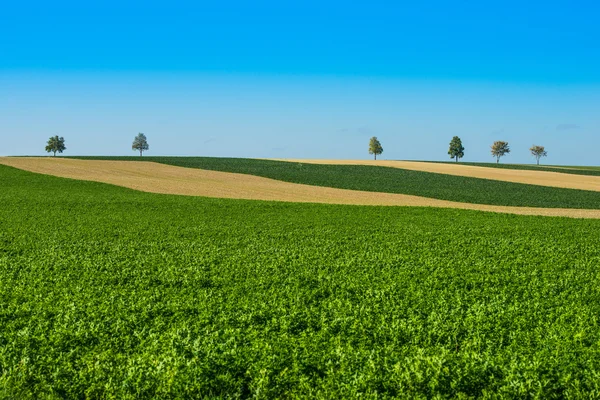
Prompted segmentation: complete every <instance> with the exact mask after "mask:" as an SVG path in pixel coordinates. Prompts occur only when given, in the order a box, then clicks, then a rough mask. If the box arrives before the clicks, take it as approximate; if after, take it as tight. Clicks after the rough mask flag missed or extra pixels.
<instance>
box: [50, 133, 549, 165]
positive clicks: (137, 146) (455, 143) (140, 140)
mask: <svg viewBox="0 0 600 400" xmlns="http://www.w3.org/2000/svg"><path fill="white" fill-rule="evenodd" d="M491 148H492V156H494V157H496V163H499V162H500V157H503V156H505V155H506V154H508V153H510V147H509V146H508V142H503V141H501V140H498V141H496V142H494V144H492V147H491ZM66 149H67V147H66V146H65V138H64V137H62V136H61V137H58V135H56V136H52V137H51V138H50V139H48V143H47V144H46V151H47V152H48V153H54V156H56V153H62V152H63V151H65V150H66ZM131 149H132V150H135V151H139V152H140V157H141V156H142V155H143V153H144V151H146V150H149V149H150V146H149V145H148V139H147V138H146V135H144V134H143V133H141V132H140V133H138V134H137V136H136V137H135V138H134V139H133V144H132V145H131ZM529 151H530V152H531V154H532V155H533V156H534V157H535V158H536V160H537V164H538V165H540V158H542V157H546V156H547V155H548V153H547V152H546V150H545V149H544V146H536V145H533V146H531V148H530V149H529ZM382 153H383V146H381V142H380V141H379V140H378V139H377V137H376V136H373V137H372V138H371V140H369V154H372V155H373V156H374V157H375V160H377V156H378V155H379V154H382ZM448 154H449V155H450V158H451V159H453V160H456V162H458V160H459V159H460V158H463V157H464V156H465V148H464V147H463V145H462V140H460V138H459V137H458V136H454V137H453V138H452V140H451V141H450V148H449V149H448Z"/></svg>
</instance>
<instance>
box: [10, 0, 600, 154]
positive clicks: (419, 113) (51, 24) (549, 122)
mask: <svg viewBox="0 0 600 400" xmlns="http://www.w3.org/2000/svg"><path fill="white" fill-rule="evenodd" d="M88 3H90V2H65V1H56V2H36V1H30V2H10V3H8V4H6V5H3V7H2V13H1V14H0V38H2V39H0V136H2V139H3V146H0V155H20V154H29V155H41V154H44V153H43V148H44V144H45V140H46V139H47V138H48V137H49V136H50V135H54V134H58V135H61V136H64V137H65V139H66V141H67V148H68V150H67V152H66V153H65V154H71V155H75V154H80V155H94V154H97V155H99V154H106V155H129V154H131V155H134V154H135V153H133V152H132V151H131V141H132V140H133V137H134V136H135V135H136V134H137V132H144V133H145V134H146V135H147V137H148V139H149V142H150V151H149V152H148V155H207V156H234V157H304V158H369V155H368V153H367V145H368V139H369V137H371V136H377V137H379V139H380V140H381V142H382V144H383V147H384V154H383V157H382V158H386V159H428V160H445V159H446V158H447V155H446V152H447V147H448V142H449V141H450V139H451V138H452V136H454V135H458V136H460V137H461V138H462V139H463V143H464V145H465V147H466V154H465V158H464V160H465V161H493V159H492V157H491V155H490V154H489V145H490V144H491V143H492V142H493V141H494V140H506V141H508V142H509V143H510V144H511V147H512V153H511V154H510V155H509V156H507V157H505V159H504V160H503V161H504V162H515V163H517V162H519V163H520V162H523V163H524V162H533V159H532V157H530V156H529V154H528V151H527V149H528V148H529V147H530V146H531V145H532V144H540V145H545V146H546V148H547V150H548V153H549V157H548V159H547V160H544V161H545V162H547V163H552V164H589V165H597V164H599V161H598V157H597V155H596V152H595V151H594V148H596V147H598V146H600V113H598V109H599V106H600V90H599V89H600V27H599V25H598V24H597V21H598V17H599V16H600V5H598V4H597V3H594V2H591V1H587V2H578V1H569V2H567V1H560V2H558V1H554V2H553V1H547V2H537V1H530V2H526V3H525V2H517V1H503V2H467V1H462V2H461V1H429V2H426V1H423V2H410V3H409V2H391V1H390V2H383V1H369V2H363V3H360V2H341V1H319V2H317V1H303V2H293V3H292V2H281V1H278V2H276V1H252V2H250V1H248V2H241V1H238V2H231V1H230V2H226V1H197V2H187V3H186V2H177V1H171V2H168V3H166V2H165V3H158V2H143V3H142V2H113V1H104V2H101V4H100V2H98V4H93V3H91V4H88Z"/></svg>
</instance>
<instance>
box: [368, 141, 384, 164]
mask: <svg viewBox="0 0 600 400" xmlns="http://www.w3.org/2000/svg"><path fill="white" fill-rule="evenodd" d="M381 153H383V147H381V143H380V142H379V140H377V137H376V136H373V137H372V138H371V140H369V154H373V155H374V156H375V160H377V155H378V154H381Z"/></svg>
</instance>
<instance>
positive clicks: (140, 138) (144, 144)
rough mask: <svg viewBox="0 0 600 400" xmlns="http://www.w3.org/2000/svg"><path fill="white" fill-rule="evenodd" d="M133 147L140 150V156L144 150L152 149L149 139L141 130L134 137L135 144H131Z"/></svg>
mask: <svg viewBox="0 0 600 400" xmlns="http://www.w3.org/2000/svg"><path fill="white" fill-rule="evenodd" d="M131 149H132V150H136V151H139V152H140V157H141V156H142V153H143V152H144V151H146V150H148V149H150V146H148V139H146V135H144V134H143V133H141V132H140V133H138V135H137V136H136V137H135V138H134V139H133V144H132V145H131Z"/></svg>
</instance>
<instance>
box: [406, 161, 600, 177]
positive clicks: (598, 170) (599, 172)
mask: <svg viewBox="0 0 600 400" xmlns="http://www.w3.org/2000/svg"><path fill="white" fill-rule="evenodd" d="M415 161H418V162H431V163H438V164H456V163H455V162H454V161H420V160H415ZM459 164H460V165H471V166H474V167H489V168H504V169H520V170H526V171H546V172H560V173H562V174H572V175H593V176H600V167H594V166H566V165H564V166H563V165H560V166H559V165H535V164H501V163H478V162H463V161H461V162H460V163H459Z"/></svg>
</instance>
